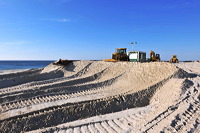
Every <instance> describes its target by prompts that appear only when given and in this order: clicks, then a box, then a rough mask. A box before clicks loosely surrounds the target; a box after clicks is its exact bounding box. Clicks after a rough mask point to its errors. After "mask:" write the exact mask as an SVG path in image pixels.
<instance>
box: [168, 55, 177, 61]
mask: <svg viewBox="0 0 200 133" xmlns="http://www.w3.org/2000/svg"><path fill="white" fill-rule="evenodd" d="M169 62H170V63H179V61H178V58H177V57H176V55H172V58H171V59H170V61H169Z"/></svg>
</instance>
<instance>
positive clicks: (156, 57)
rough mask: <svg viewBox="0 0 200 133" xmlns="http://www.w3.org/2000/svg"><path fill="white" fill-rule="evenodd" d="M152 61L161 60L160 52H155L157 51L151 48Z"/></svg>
mask: <svg viewBox="0 0 200 133" xmlns="http://www.w3.org/2000/svg"><path fill="white" fill-rule="evenodd" d="M150 61H160V54H155V52H154V51H152V50H151V51H150Z"/></svg>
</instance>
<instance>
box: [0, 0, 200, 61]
mask: <svg viewBox="0 0 200 133" xmlns="http://www.w3.org/2000/svg"><path fill="white" fill-rule="evenodd" d="M131 42H138V44H137V45H134V47H133V48H134V50H137V51H144V52H147V57H148V56H149V51H150V50H153V51H155V53H159V54H160V55H161V59H162V60H169V59H170V58H171V55H173V54H176V55H177V56H178V58H179V60H199V59H200V0H0V60H58V59H60V58H62V59H81V60H99V59H100V60H101V59H107V58H111V54H112V53H113V52H115V49H116V48H128V51H131V50H132V46H131V45H130V44H129V43H131Z"/></svg>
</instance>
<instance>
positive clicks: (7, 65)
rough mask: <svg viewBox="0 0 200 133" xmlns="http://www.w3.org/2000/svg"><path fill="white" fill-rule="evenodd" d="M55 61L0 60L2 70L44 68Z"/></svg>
mask: <svg viewBox="0 0 200 133" xmlns="http://www.w3.org/2000/svg"><path fill="white" fill-rule="evenodd" d="M52 62H54V61H0V70H15V69H33V68H43V67H46V66H47V65H49V64H50V63H52Z"/></svg>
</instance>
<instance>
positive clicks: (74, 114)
mask: <svg viewBox="0 0 200 133" xmlns="http://www.w3.org/2000/svg"><path fill="white" fill-rule="evenodd" d="M199 68H200V63H199V62H190V63H182V62H181V63H178V64H170V63H166V62H150V63H135V62H115V63H113V62H104V61H74V62H72V63H70V64H69V65H67V66H65V67H64V66H61V65H52V64H50V65H49V66H47V67H45V68H44V69H33V70H23V71H18V72H15V73H13V72H11V73H4V74H1V75H0V103H1V105H0V127H1V128H0V132H152V133H154V132H198V131H199V130H200V119H199V117H200V104H199V100H200V92H199V88H200V70H199Z"/></svg>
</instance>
